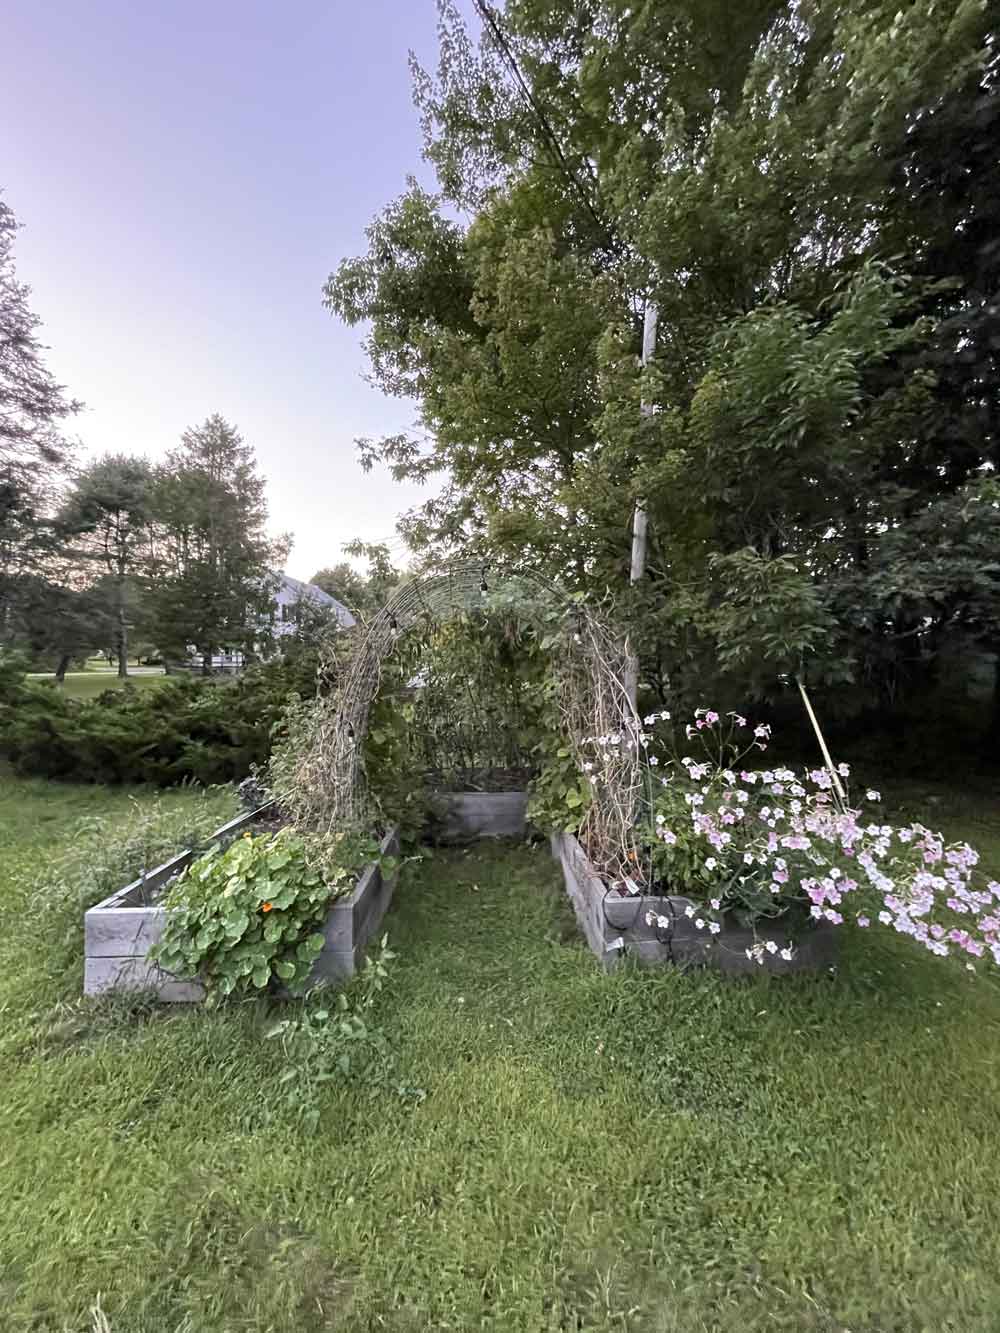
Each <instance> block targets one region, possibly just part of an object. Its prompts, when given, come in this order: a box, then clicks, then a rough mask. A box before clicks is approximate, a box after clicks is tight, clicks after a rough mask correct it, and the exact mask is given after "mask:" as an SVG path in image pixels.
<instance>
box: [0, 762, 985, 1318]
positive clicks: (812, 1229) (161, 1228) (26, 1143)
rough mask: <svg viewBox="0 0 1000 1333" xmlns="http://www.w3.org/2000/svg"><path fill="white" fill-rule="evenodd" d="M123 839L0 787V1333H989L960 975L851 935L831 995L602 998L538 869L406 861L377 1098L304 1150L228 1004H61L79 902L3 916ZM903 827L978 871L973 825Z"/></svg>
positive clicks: (754, 989)
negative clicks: (101, 1328)
mask: <svg viewBox="0 0 1000 1333" xmlns="http://www.w3.org/2000/svg"><path fill="white" fill-rule="evenodd" d="M928 796H932V797H933V796H934V793H932V792H929V791H928V790H925V789H917V788H914V789H912V790H908V791H906V792H902V793H900V798H899V799H900V801H901V803H902V804H904V805H907V806H908V808H909V809H910V810H911V811H913V810H914V808H919V809H924V810H925V812H926V810H927V807H928ZM151 799H152V798H150V797H142V798H140V800H141V801H143V802H145V801H149V800H151ZM199 799H202V798H198V797H197V796H195V795H194V794H193V793H175V794H172V795H170V796H169V797H167V798H166V800H167V804H168V806H169V808H170V809H171V810H172V811H173V812H174V813H175V814H176V815H177V817H178V818H183V817H185V813H186V812H185V803H189V804H192V803H196V802H197V801H198V800H199ZM226 799H227V798H226V797H225V796H223V795H214V796H211V797H210V798H209V800H211V801H213V802H216V803H217V805H218V811H219V813H221V812H222V810H223V808H224V806H225V802H226ZM130 808H131V807H130V798H129V797H128V796H127V795H126V794H125V793H120V792H118V793H108V792H106V791H101V790H100V789H95V788H90V789H82V790H81V789H79V788H57V787H54V786H49V787H46V786H45V785H44V784H40V783H31V782H23V781H14V780H11V779H8V780H6V781H0V851H2V859H0V911H2V913H3V919H4V930H3V933H2V935H0V1013H3V1015H4V1019H5V1021H4V1023H3V1025H2V1027H0V1085H2V1087H3V1093H2V1097H0V1182H2V1186H0V1189H2V1199H3V1207H2V1208H0V1311H2V1314H0V1327H2V1328H3V1329H4V1330H8V1329H9V1330H11V1331H12V1333H17V1331H20V1330H31V1331H32V1333H50V1331H51V1333H65V1331H66V1330H72V1331H73V1333H76V1331H77V1330H79V1331H80V1333H90V1330H91V1327H92V1316H91V1314H90V1307H91V1306H93V1305H94V1303H95V1301H96V1299H97V1296H98V1293H101V1307H102V1309H103V1310H104V1311H105V1312H106V1315H107V1319H108V1322H109V1325H110V1328H111V1330H112V1333H237V1331H243V1330H246V1331H247V1333H251V1331H252V1333H319V1331H320V1330H338V1331H346V1333H362V1330H365V1331H369V1330H370V1331H372V1333H374V1330H384V1329H388V1330H399V1331H400V1333H403V1331H406V1333H409V1331H410V1330H413V1331H414V1333H416V1331H417V1330H427V1329H450V1330H462V1331H465V1330H474V1329H476V1330H496V1331H497V1333H499V1331H500V1330H503V1331H505V1333H506V1331H510V1333H518V1331H524V1333H543V1331H548V1333H555V1331H556V1330H560V1331H563V1330H584V1329H585V1330H611V1329H616V1330H618V1329H627V1330H650V1331H651V1333H708V1331H709V1330H718V1331H719V1333H729V1331H730V1330H732V1331H733V1333H736V1331H737V1330H741V1331H742V1330H761V1331H763V1330H768V1331H770V1330H779V1329H780V1330H792V1331H793V1333H800V1331H802V1330H823V1331H825V1333H833V1331H834V1330H839V1331H842V1330H850V1331H851V1333H876V1331H877V1333H890V1331H891V1333H904V1331H905V1333H912V1331H914V1330H916V1331H919V1330H926V1331H927V1333H942V1331H943V1330H952V1331H954V1333H973V1331H976V1330H984V1331H985V1330H996V1329H998V1328H1000V1153H998V1151H997V1143H998V1134H1000V1102H998V1097H1000V1060H998V1058H997V1057H998V1033H1000V990H998V986H997V984H996V981H995V980H993V979H992V978H991V977H990V976H989V975H988V974H987V973H985V970H984V975H983V976H981V977H979V978H977V979H975V980H972V979H970V977H969V976H968V974H966V973H965V972H964V971H963V970H962V969H961V968H960V967H958V968H953V967H950V966H948V965H946V964H942V962H941V961H940V960H937V959H933V958H931V957H930V956H928V955H923V954H920V953H918V952H917V951H916V950H915V949H914V948H913V947H912V946H909V947H907V942H906V941H904V940H897V939H889V938H885V939H883V938H881V937H879V936H877V935H875V934H873V933H868V934H860V933H858V934H854V935H850V934H848V935H847V936H846V937H845V941H844V943H845V948H844V956H843V960H842V964H841V966H840V968H839V969H838V972H837V974H836V975H834V976H830V975H823V976H818V977H812V978H790V979H789V978H786V979H782V980H780V981H775V980H771V981H769V980H768V979H767V978H764V977H761V978H757V979H754V980H751V981H749V982H746V983H732V982H730V983H723V982H722V981H721V980H719V979H718V978H717V977H714V976H711V975H697V974H687V975H681V974H678V973H674V972H669V971H664V972H660V973H658V974H654V973H639V972H634V971H631V970H628V969H623V970H622V971H621V972H619V973H617V974H615V975H613V976H610V977H609V976H605V975H603V974H602V973H601V972H600V971H599V970H598V968H597V966H596V963H595V962H594V960H593V958H592V957H591V956H590V955H589V954H588V953H587V952H585V950H584V948H583V947H582V946H581V944H580V943H579V941H578V939H577V937H576V935H575V932H574V930H573V928H572V921H571V918H570V917H569V916H568V913H567V909H566V907H565V905H564V903H563V900H562V898H561V896H560V891H559V889H558V887H557V875H556V871H555V868H554V866H553V865H552V863H551V862H550V860H549V859H548V855H547V852H546V851H545V850H544V849H537V850H535V851H532V850H530V849H527V848H523V847H520V848H494V847H486V846H484V845H481V846H479V847H477V848H475V849H473V850H472V851H469V852H465V853H463V852H450V853H446V854H440V855H437V856H436V857H434V858H433V859H431V860H428V861H425V862H424V863H423V864H421V865H420V866H418V867H411V868H409V870H408V872H407V873H406V877H405V879H404V884H403V886H402V888H401V890H400V892H399V894H398V897H397V903H396V905H395V906H394V908H393V910H392V912H391V913H390V916H389V917H388V918H387V925H388V928H389V931H390V939H391V942H392V944H393V947H394V948H396V949H398V952H399V955H400V956H399V959H398V961H397V963H396V964H395V965H394V970H393V973H392V976H391V982H390V985H389V988H388V990H387V991H386V992H385V993H384V994H383V996H382V997H381V998H380V1000H379V1003H378V1009H377V1019H378V1021H379V1022H380V1023H381V1024H382V1025H383V1026H384V1028H385V1030H386V1031H387V1033H388V1034H389V1036H390V1038H391V1041H392V1043H393V1046H394V1048H395V1051H396V1057H397V1074H396V1080H397V1081H398V1083H400V1084H405V1090H404V1091H403V1092H402V1093H401V1092H400V1091H399V1090H397V1088H396V1087H395V1086H388V1085H384V1084H382V1085H378V1086H376V1087H374V1088H369V1087H365V1086H363V1085H348V1086H343V1085H329V1086H328V1090H327V1092H326V1093H325V1096H324V1104H323V1115H322V1118H321V1120H320V1124H319V1127H318V1130H317V1131H316V1132H315V1133H312V1132H305V1131H303V1130H302V1129H301V1128H300V1127H299V1125H298V1123H297V1122H296V1121H295V1120H294V1119H293V1118H292V1117H291V1116H290V1114H289V1113H288V1112H286V1111H285V1110H284V1109H283V1108H282V1105H281V1103H280V1102H279V1100H278V1098H277V1087H276V1084H277V1080H278V1078H279V1076H280V1072H281V1062H280V1052H279V1051H278V1049H277V1044H276V1043H275V1042H265V1041H263V1040H262V1038H261V1031H262V1026H263V1019H264V1017H265V1015H264V1014H262V1010H261V1006H260V1005H256V1004H243V1005H239V1006H234V1007H232V1008H229V1009H227V1010H224V1011H219V1012H205V1011H201V1010H197V1011H196V1010H188V1009H173V1010H166V1009H160V1010H146V1009H143V1008H142V1007H133V1008H132V1009H131V1010H130V1009H128V1008H126V1007H124V1006H122V1005H120V1004H117V1005H116V1004H100V1005H95V1004H89V1005H88V1004H83V1003H82V1002H80V1001H78V999H77V996H78V993H79V987H80V977H81V963H80V952H81V950H80V922H79V904H78V902H75V901H73V894H72V893H69V892H68V891H66V890H63V891H58V892H57V891H54V890H53V891H51V892H50V894H49V901H48V902H47V901H46V895H45V894H36V893H33V892H32V884H33V882H34V881H35V880H36V879H37V880H38V882H39V883H43V884H44V883H46V882H47V880H52V879H53V878H54V876H55V870H54V869H53V870H50V871H48V872H46V866H55V865H56V864H57V863H58V860H59V858H60V857H67V856H69V857H70V859H71V860H72V858H73V857H74V856H77V853H76V852H74V847H77V851H78V844H79V843H80V839H81V838H83V839H84V842H85V845H87V846H89V845H92V844H91V843H86V838H87V837H90V838H92V836H93V835H92V833H90V834H88V833H87V821H92V820H93V819H94V818H95V817H98V816H103V817H105V818H106V819H107V821H108V827H109V828H112V827H119V826H121V824H122V822H123V820H124V816H125V814H126V811H127V810H128V809H130ZM930 809H931V811H932V812H933V813H931V814H930V816H929V817H930V818H931V819H933V820H934V821H935V823H941V824H946V825H947V829H948V831H949V832H950V833H952V834H957V835H962V834H965V833H968V834H969V835H970V836H975V838H976V840H977V841H978V843H979V845H980V846H981V847H983V848H984V850H986V851H988V853H989V857H990V859H991V861H992V865H993V868H994V869H995V868H996V867H997V866H1000V812H998V810H997V807H996V804H995V803H992V804H991V803H990V802H987V801H985V800H982V799H980V798H974V797H969V798H967V799H966V798H963V797H961V796H958V795H955V794H949V793H940V794H939V800H938V804H937V805H936V806H935V805H933V803H931V806H930ZM81 821H82V822H81ZM81 830H82V832H81ZM84 859H85V860H88V859H91V858H90V857H89V855H88V856H85V857H84ZM77 861H79V856H77ZM73 873H74V874H75V875H79V874H80V873H81V870H80V868H79V866H77V869H75V870H74V872H73ZM39 876H40V879H39V878H38V877H39ZM94 887H95V886H93V885H92V886H91V888H92V890H93V888H94ZM85 891H86V890H85Z"/></svg>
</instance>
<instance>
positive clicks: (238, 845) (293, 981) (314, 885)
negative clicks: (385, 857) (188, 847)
mask: <svg viewBox="0 0 1000 1333" xmlns="http://www.w3.org/2000/svg"><path fill="white" fill-rule="evenodd" d="M377 856H378V846H377V844H376V843H375V842H374V840H373V839H370V838H364V837H360V836H358V835H354V834H348V833H342V834H328V835H324V836H323V837H314V836H310V835H306V834H301V833H297V832H295V831H293V830H291V829H282V830H281V831H280V832H279V833H276V834H273V835H272V834H257V835H256V836H255V835H253V834H250V833H245V834H244V835H243V836H242V837H240V838H237V839H236V841H235V842H233V843H232V844H231V845H230V846H229V847H228V848H227V849H226V850H225V851H223V850H221V849H220V848H219V847H213V848H211V849H210V850H209V851H208V852H206V853H205V855H204V856H201V857H199V858H198V860H197V861H195V862H193V863H192V864H191V865H190V866H189V867H188V869H187V870H186V871H185V873H184V875H183V876H182V877H181V878H180V879H179V880H178V881H177V883H176V884H175V885H174V887H173V888H172V889H171V890H170V892H169V893H168V895H167V897H166V899H165V900H164V906H165V907H166V908H167V909H168V912H167V925H166V928H165V930H164V932H163V935H162V937H161V939H160V941H159V943H158V944H157V945H156V946H154V948H153V950H152V951H151V955H150V956H151V957H152V958H153V959H154V960H155V961H156V962H157V963H159V965H160V966H161V967H163V968H164V969H165V970H166V971H168V972H171V973H173V974H174V975H175V976H178V977H186V978H191V977H198V978H199V979H200V980H201V981H202V982H203V983H204V984H205V986H206V988H207V989H208V990H209V992H210V994H211V993H216V994H218V995H220V996H225V995H230V994H231V993H232V992H234V991H262V990H269V989H274V988H276V987H277V986H279V985H283V986H285V987H287V988H288V989H289V990H290V991H293V992H294V991H295V990H296V989H298V988H299V987H301V985H302V983H303V982H304V981H305V979H306V977H307V976H308V974H309V969H310V968H311V967H312V964H313V962H314V961H315V959H316V956H317V954H318V953H319V952H320V950H321V949H322V947H323V934H322V931H321V929H320V928H321V926H322V923H323V919H324V917H325V915H326V911H327V908H328V907H329V904H330V902H331V901H332V900H333V899H334V898H337V897H339V896H340V895H341V894H343V893H345V892H346V891H348V890H349V889H350V887H351V885H352V884H353V883H354V880H355V878H356V876H357V872H358V870H359V869H360V868H361V866H363V865H364V864H365V862H366V861H370V860H373V859H375V858H376V857H377Z"/></svg>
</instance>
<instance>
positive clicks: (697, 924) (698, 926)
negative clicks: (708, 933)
mask: <svg viewBox="0 0 1000 1333" xmlns="http://www.w3.org/2000/svg"><path fill="white" fill-rule="evenodd" d="M694 928H695V930H704V929H705V923H704V921H703V920H702V919H701V917H700V916H699V917H697V918H696V920H695V923H694Z"/></svg>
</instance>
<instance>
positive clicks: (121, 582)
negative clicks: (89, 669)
mask: <svg viewBox="0 0 1000 1333" xmlns="http://www.w3.org/2000/svg"><path fill="white" fill-rule="evenodd" d="M115 600H116V602H117V603H118V605H117V612H118V624H117V635H118V642H117V644H116V654H117V657H118V679H119V680H127V679H128V620H127V618H126V616H125V570H124V569H123V568H122V566H121V565H119V566H118V577H117V580H116V587H115Z"/></svg>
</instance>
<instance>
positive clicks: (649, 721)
mask: <svg viewBox="0 0 1000 1333" xmlns="http://www.w3.org/2000/svg"><path fill="white" fill-rule="evenodd" d="M642 725H643V726H644V727H653V726H655V725H656V714H655V713H650V715H649V717H644V718H643V719H642Z"/></svg>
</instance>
